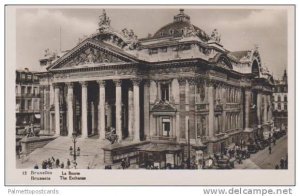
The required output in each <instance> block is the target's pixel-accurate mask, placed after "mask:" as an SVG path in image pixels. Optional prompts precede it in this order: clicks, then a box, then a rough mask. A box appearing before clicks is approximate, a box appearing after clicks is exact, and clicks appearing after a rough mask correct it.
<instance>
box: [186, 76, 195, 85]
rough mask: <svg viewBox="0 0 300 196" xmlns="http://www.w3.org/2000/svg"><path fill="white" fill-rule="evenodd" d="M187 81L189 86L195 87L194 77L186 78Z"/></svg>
mask: <svg viewBox="0 0 300 196" xmlns="http://www.w3.org/2000/svg"><path fill="white" fill-rule="evenodd" d="M187 81H188V83H189V84H190V85H195V84H196V78H194V77H191V78H188V79H187Z"/></svg>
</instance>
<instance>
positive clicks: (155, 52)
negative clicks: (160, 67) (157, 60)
mask: <svg viewBox="0 0 300 196" xmlns="http://www.w3.org/2000/svg"><path fill="white" fill-rule="evenodd" d="M157 53H158V51H157V48H154V49H150V50H149V54H157Z"/></svg>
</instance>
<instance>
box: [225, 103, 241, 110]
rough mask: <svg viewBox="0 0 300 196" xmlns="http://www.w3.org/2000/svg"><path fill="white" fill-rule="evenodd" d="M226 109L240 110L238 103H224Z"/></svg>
mask: <svg viewBox="0 0 300 196" xmlns="http://www.w3.org/2000/svg"><path fill="white" fill-rule="evenodd" d="M226 109H240V104H239V103H226Z"/></svg>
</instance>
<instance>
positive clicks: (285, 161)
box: [284, 158, 288, 169]
mask: <svg viewBox="0 0 300 196" xmlns="http://www.w3.org/2000/svg"><path fill="white" fill-rule="evenodd" d="M287 168H288V159H287V158H286V159H285V160H284V169H287Z"/></svg>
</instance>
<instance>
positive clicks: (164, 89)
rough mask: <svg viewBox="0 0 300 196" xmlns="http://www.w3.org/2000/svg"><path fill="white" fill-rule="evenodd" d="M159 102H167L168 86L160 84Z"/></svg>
mask: <svg viewBox="0 0 300 196" xmlns="http://www.w3.org/2000/svg"><path fill="white" fill-rule="evenodd" d="M160 88H161V100H162V101H169V84H161V86H160Z"/></svg>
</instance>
